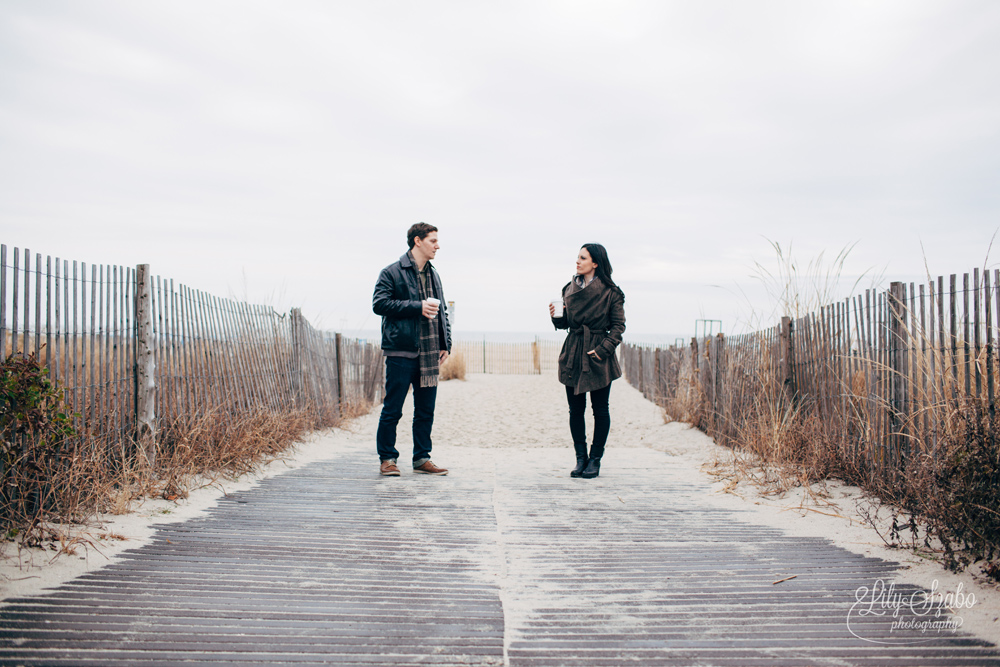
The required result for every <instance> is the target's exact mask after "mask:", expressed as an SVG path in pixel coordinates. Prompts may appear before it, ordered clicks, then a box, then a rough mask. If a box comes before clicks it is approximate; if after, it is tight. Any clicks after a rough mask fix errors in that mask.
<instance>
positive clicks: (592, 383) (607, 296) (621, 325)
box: [552, 277, 625, 394]
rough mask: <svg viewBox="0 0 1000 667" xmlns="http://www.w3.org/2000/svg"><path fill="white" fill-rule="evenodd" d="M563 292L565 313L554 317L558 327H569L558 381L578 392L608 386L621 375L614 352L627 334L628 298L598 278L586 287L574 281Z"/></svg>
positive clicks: (553, 322) (553, 320) (560, 354)
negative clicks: (626, 314) (594, 352)
mask: <svg viewBox="0 0 1000 667" xmlns="http://www.w3.org/2000/svg"><path fill="white" fill-rule="evenodd" d="M562 295H563V301H564V302H565V304H566V309H565V311H564V313H563V316H562V317H553V318H552V324H553V325H555V328H556V329H569V335H567V336H566V342H565V343H563V347H562V352H560V353H559V381H560V382H562V383H563V384H564V385H566V386H567V387H573V393H575V394H582V393H584V392H587V391H594V390H596V389H601V388H603V387H607V386H608V385H609V384H611V382H612V381H614V380H617V379H618V378H620V377H621V376H622V369H621V367H620V366H619V365H618V358H617V357H616V355H615V351H616V350H617V348H618V346H619V345H620V344H621V342H622V334H623V333H625V297H624V295H622V293H621V291H620V290H617V289H614V288H612V287H608V286H607V285H605V284H604V283H603V282H601V279H600V278H597V277H595V278H594V279H593V280H592V281H591V282H590V284H589V285H587V286H586V287H580V286H579V285H578V284H577V283H576V281H573V280H571V281H570V282H569V283H568V284H567V285H566V286H565V287H563V290H562ZM590 350H595V351H596V352H597V356H598V357H600V360H597V359H594V358H593V357H592V356H590V355H588V354H587V352H588V351H590Z"/></svg>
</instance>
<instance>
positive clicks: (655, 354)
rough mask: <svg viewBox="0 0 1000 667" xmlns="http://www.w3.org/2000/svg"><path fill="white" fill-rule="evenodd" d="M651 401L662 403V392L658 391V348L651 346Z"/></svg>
mask: <svg viewBox="0 0 1000 667" xmlns="http://www.w3.org/2000/svg"><path fill="white" fill-rule="evenodd" d="M653 402H654V403H656V404H657V405H663V400H662V393H661V392H660V348H659V347H654V348H653Z"/></svg>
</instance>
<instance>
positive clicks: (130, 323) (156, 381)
mask: <svg viewBox="0 0 1000 667" xmlns="http://www.w3.org/2000/svg"><path fill="white" fill-rule="evenodd" d="M147 298H148V301H147V300H146V299H147ZM137 304H139V305H140V306H141V308H140V309H139V310H138V311H137ZM137 312H138V313H139V314H140V316H141V319H142V320H143V321H137ZM143 313H148V315H142V314H143ZM144 325H145V326H144ZM144 331H145V332H147V333H144ZM147 350H148V354H149V356H150V359H149V361H151V364H149V365H148V366H146V367H148V368H149V369H150V371H151V372H150V373H149V377H148V378H146V377H145V376H144V375H142V368H143V367H144V359H143V357H142V353H143V352H144V351H147ZM11 354H19V355H25V356H27V355H35V356H36V358H37V359H38V361H39V363H41V364H42V365H43V366H45V367H46V368H47V369H48V373H49V377H50V379H51V380H52V381H53V382H54V384H55V385H56V386H57V387H59V388H61V389H62V391H63V395H64V397H65V400H66V403H67V405H68V406H69V408H70V409H71V410H72V412H73V413H74V427H75V428H76V430H77V432H78V433H79V434H81V437H82V438H83V439H85V440H90V439H94V438H97V437H101V438H102V439H105V440H108V441H112V440H115V439H118V440H123V441H128V440H132V439H135V438H136V435H137V431H138V424H137V419H138V413H139V412H140V411H141V408H142V405H141V404H142V403H143V401H144V400H146V399H148V401H150V402H151V412H152V414H154V415H155V423H154V424H153V431H154V437H155V432H158V430H159V428H160V427H163V426H165V425H170V426H178V425H180V426H184V425H185V424H188V423H190V422H191V421H192V420H195V419H197V418H198V417H200V416H201V415H204V414H205V413H206V412H222V413H229V414H233V415H239V414H241V413H246V412H251V411H255V410H268V411H274V412H282V411H289V410H295V409H304V410H307V411H308V412H309V414H311V415H312V416H314V417H315V418H316V419H317V422H322V421H323V420H326V422H327V423H329V420H330V419H331V418H336V417H337V416H339V414H340V410H341V407H342V406H344V405H347V404H350V405H352V406H357V405H359V404H365V405H370V404H372V403H374V402H376V401H377V400H378V399H379V397H380V395H381V390H382V381H381V378H382V363H381V362H382V357H381V352H380V350H379V349H378V346H377V345H374V344H371V343H367V342H364V341H358V340H354V339H347V338H341V337H340V335H339V334H337V335H334V334H331V333H325V332H321V331H318V330H316V329H314V328H313V327H312V326H311V325H310V324H309V322H308V321H306V319H305V318H304V317H303V316H302V313H301V311H299V310H298V309H293V310H292V311H291V312H290V313H279V312H277V311H275V310H274V309H272V308H270V307H267V306H260V305H252V304H248V303H244V302H239V301H234V300H232V299H223V298H219V297H216V296H213V295H211V294H207V293H205V292H202V291H200V290H195V289H192V288H190V287H187V286H185V285H180V284H175V283H174V281H173V280H169V279H165V278H163V277H161V276H152V275H150V274H149V273H148V266H146V265H139V266H138V267H136V268H132V267H124V266H116V265H95V264H91V265H88V264H87V263H85V262H78V261H75V260H74V261H70V260H65V259H60V258H58V257H56V258H53V257H49V256H46V257H44V258H43V257H42V255H41V254H37V253H36V254H34V255H32V253H31V252H30V251H29V250H27V249H25V250H23V251H22V250H19V249H18V248H13V250H12V252H8V248H7V246H6V245H0V355H2V358H3V359H6V358H7V357H8V356H9V355H11ZM352 409H354V410H355V411H356V410H357V408H356V407H354V408H352Z"/></svg>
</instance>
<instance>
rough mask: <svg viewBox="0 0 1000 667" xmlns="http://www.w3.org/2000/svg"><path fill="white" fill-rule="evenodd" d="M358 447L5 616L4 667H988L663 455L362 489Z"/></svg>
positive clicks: (504, 468)
mask: <svg viewBox="0 0 1000 667" xmlns="http://www.w3.org/2000/svg"><path fill="white" fill-rule="evenodd" d="M369 449H370V448H369V447H367V446H362V445H360V444H358V445H351V446H349V447H347V448H345V450H344V451H343V452H342V453H340V454H338V455H337V456H336V457H335V458H333V459H331V460H329V461H321V462H317V463H313V464H310V465H308V466H306V467H303V468H300V469H297V470H294V471H291V472H288V473H286V474H283V475H279V476H276V477H272V478H270V479H267V480H265V481H263V482H262V483H260V484H259V485H258V486H257V487H255V488H253V489H252V490H250V491H246V492H241V493H239V494H233V495H231V496H229V497H227V498H225V499H224V500H223V501H221V502H220V503H219V504H218V506H217V507H215V508H214V509H212V510H210V511H209V512H207V513H206V514H205V515H204V516H202V517H200V518H197V519H193V520H188V521H185V522H179V523H175V524H168V525H165V526H163V527H161V528H160V529H159V530H158V532H157V534H156V537H155V539H153V541H152V542H151V543H149V544H147V545H146V546H143V547H140V548H137V549H134V550H132V551H130V552H127V554H126V556H125V557H124V558H123V559H121V560H119V561H118V562H117V563H115V564H113V565H110V566H108V567H105V568H104V569H101V570H99V571H95V572H92V573H90V574H87V575H85V576H82V577H80V578H78V579H76V580H74V581H72V582H69V583H67V584H65V585H62V586H60V587H58V588H57V589H55V590H54V591H52V592H50V593H47V594H43V595H39V596H37V597H32V598H28V599H20V600H15V601H12V602H9V603H8V604H7V605H6V606H4V607H3V608H0V664H2V665H53V666H55V665H135V666H140V665H150V666H153V665H156V666H161V665H222V664H239V665H295V666H297V667H306V666H309V665H504V664H509V665H515V666H520V665H572V664H578V665H626V664H627V665H636V664H639V665H642V664H648V665H675V664H676V665H762V666H763V665H768V666H771V665H1000V651H998V649H997V648H996V647H994V646H991V645H989V644H987V643H985V642H983V641H981V640H977V639H973V638H970V637H968V636H965V635H962V634H961V633H956V632H947V633H931V634H930V635H929V636H928V634H926V633H925V634H923V635H922V634H921V633H919V632H916V631H910V632H903V631H898V630H897V631H891V629H890V628H891V624H892V622H893V620H898V619H893V618H892V617H891V615H887V616H885V617H874V616H868V617H859V616H857V614H855V615H854V616H853V617H851V619H850V620H851V627H850V628H849V627H848V617H849V614H850V612H851V607H852V604H853V603H854V602H855V592H856V590H857V589H858V587H859V586H871V585H872V584H873V582H874V581H876V580H878V579H880V578H889V577H891V575H892V573H893V570H894V567H893V564H892V563H888V562H885V561H881V560H876V559H871V558H865V557H862V556H858V555H855V554H852V553H849V552H847V551H844V550H842V549H840V548H837V547H835V546H833V545H832V544H830V543H829V542H827V541H825V540H822V539H802V538H793V537H789V536H786V535H784V534H782V533H781V532H780V531H778V530H776V529H773V528H767V527H762V526H760V525H756V524H754V523H752V520H751V519H750V514H749V513H747V514H744V513H741V512H738V511H729V510H722V509H719V508H718V506H715V505H713V504H711V503H709V502H707V500H706V498H707V494H708V487H707V485H706V484H705V483H704V482H703V481H701V480H700V479H687V478H685V476H684V474H682V473H681V472H678V471H677V470H673V469H671V468H670V467H669V466H667V465H665V463H666V462H667V457H665V456H664V455H663V454H661V453H658V452H655V451H652V450H649V449H645V448H629V449H627V450H624V449H623V450H619V452H618V455H617V457H616V456H615V453H614V452H611V453H609V456H608V461H607V463H606V465H605V471H604V473H603V474H602V476H601V477H600V478H598V479H597V480H591V481H587V480H576V479H571V478H569V477H568V476H567V474H566V473H567V472H568V466H569V458H570V457H569V455H568V453H567V451H564V450H558V451H556V450H553V449H546V448H537V449H529V450H521V451H518V452H517V453H516V454H515V453H513V452H508V451H505V450H498V449H493V450H488V449H474V448H466V449H460V448H457V447H456V448H452V449H449V450H448V457H447V460H446V459H445V458H444V456H442V457H441V460H440V463H442V464H445V465H448V466H449V467H451V468H452V474H451V475H449V476H447V477H427V476H418V475H413V474H410V473H408V472H404V475H403V476H402V477H401V478H379V477H378V476H377V475H376V474H375V470H376V465H377V463H376V462H374V461H373V459H374V457H373V456H372V455H371V452H370V451H369ZM793 574H794V575H797V576H796V578H794V579H790V580H788V581H785V582H783V583H781V584H774V582H775V581H777V580H779V579H781V578H783V577H787V576H790V575H793ZM906 613H907V612H905V610H904V613H903V615H904V616H905V614H906ZM852 630H853V633H852ZM856 635H860V636H861V637H863V638H859V637H858V636H856ZM900 641H908V642H909V641H912V642H919V643H904V644H899V643H894V642H900Z"/></svg>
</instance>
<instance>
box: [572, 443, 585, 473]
mask: <svg viewBox="0 0 1000 667" xmlns="http://www.w3.org/2000/svg"><path fill="white" fill-rule="evenodd" d="M573 449H575V450H576V467H575V468H573V470H572V472H570V474H569V476H570V477H579V476H580V475H582V474H583V469H584V468H586V467H587V445H573Z"/></svg>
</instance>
